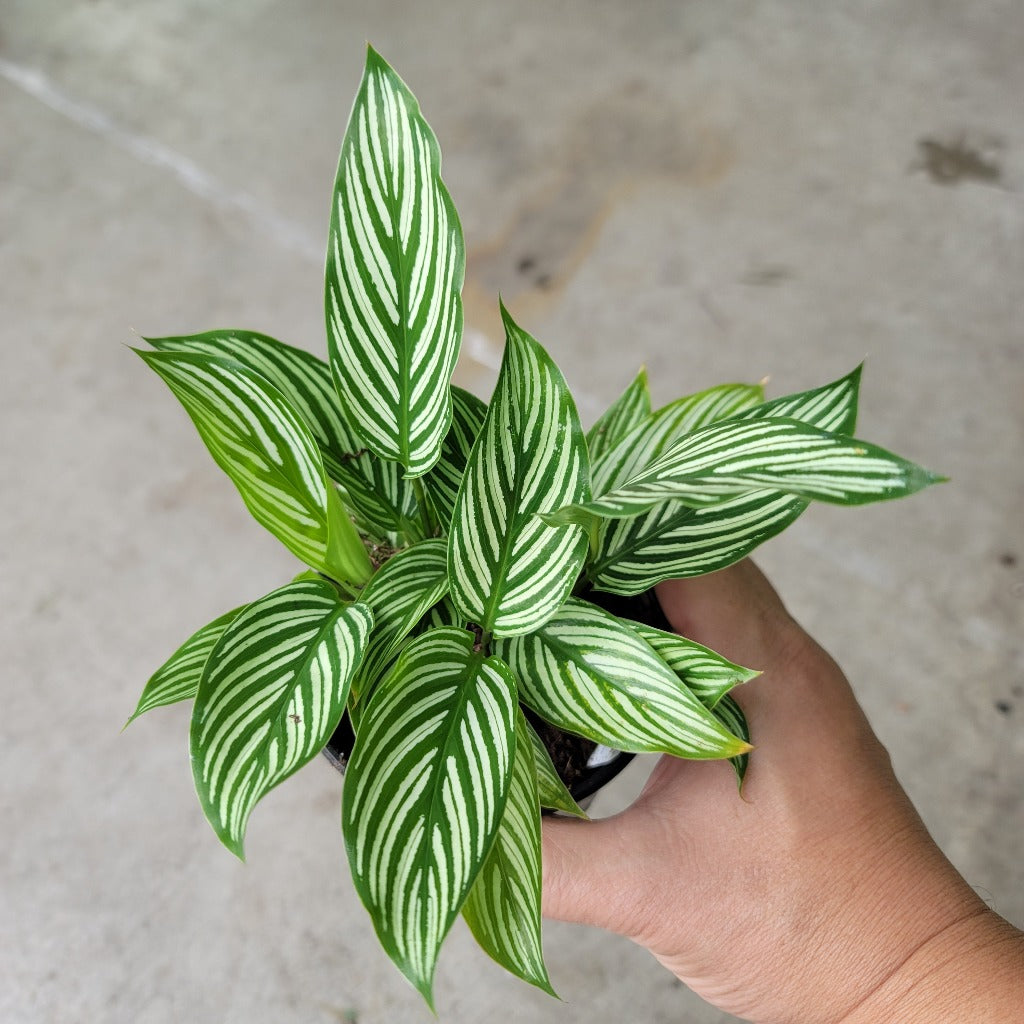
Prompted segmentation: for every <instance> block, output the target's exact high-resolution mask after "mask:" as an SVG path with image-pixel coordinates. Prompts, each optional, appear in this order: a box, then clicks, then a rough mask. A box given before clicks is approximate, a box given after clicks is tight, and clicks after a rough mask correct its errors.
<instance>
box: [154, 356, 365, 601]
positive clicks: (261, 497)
mask: <svg viewBox="0 0 1024 1024" xmlns="http://www.w3.org/2000/svg"><path fill="white" fill-rule="evenodd" d="M139 355H140V356H141V357H142V358H143V359H144V360H145V362H146V363H147V364H148V365H149V366H150V367H151V368H152V369H154V370H155V371H156V372H157V373H158V374H159V375H160V376H161V377H162V378H163V380H164V382H165V383H166V384H167V385H168V387H170V389H171V391H173V392H174V394H175V396H176V397H177V398H178V400H179V401H180V402H181V404H182V405H183V406H184V407H185V411H186V412H187V413H188V414H189V416H190V417H191V419H192V422H193V423H194V424H195V425H196V429H197V430H198V431H199V436H200V437H202V439H203V441H204V443H205V444H206V447H207V448H208V449H209V450H210V454H211V455H212V456H213V458H214V460H215V461H216V463H217V465H219V466H220V467H221V469H223V470H224V472H225V473H227V475H228V476H229V477H230V478H231V480H232V482H233V483H234V485H235V486H236V487H237V488H238V492H239V493H240V494H241V496H242V500H243V501H244V502H245V504H246V507H247V508H248V509H249V511H250V512H251V513H252V516H253V518H254V519H255V520H256V521H257V522H258V523H260V525H262V526H264V527H266V528H267V529H268V530H269V531H270V532H271V533H273V534H274V536H275V537H277V538H278V540H280V541H281V542H282V543H283V544H284V546H285V547H286V548H288V550H289V551H291V552H292V554H294V555H295V556H296V557H298V558H299V559H301V560H302V561H303V562H305V563H306V564H307V565H310V566H312V567H313V568H315V569H320V570H323V571H324V572H325V573H327V574H328V575H329V576H332V577H333V578H335V579H338V580H343V581H348V582H350V583H361V582H363V581H364V580H365V579H367V578H369V575H370V572H371V566H370V561H369V558H368V557H367V555H366V552H365V550H364V549H363V544H362V541H361V540H360V539H359V535H358V533H357V532H356V529H355V527H354V526H353V525H352V523H351V521H350V520H349V518H348V516H347V515H346V513H345V510H344V508H343V507H342V505H341V501H340V500H339V498H338V496H337V494H336V493H335V490H334V488H333V487H332V486H330V484H329V482H328V480H327V476H326V474H325V472H324V466H323V460H322V459H321V457H320V452H319V450H318V449H317V446H316V442H315V441H314V440H313V437H312V435H311V434H310V432H309V429H308V428H307V427H306V426H305V424H303V422H302V421H301V420H300V419H299V417H298V415H297V414H296V413H295V411H294V410H293V409H292V408H291V406H290V405H289V404H288V402H287V400H286V399H285V397H284V396H283V395H282V394H281V392H280V391H278V390H277V388H275V387H274V386H273V385H272V384H271V383H270V382H269V381H267V380H266V379H265V378H264V377H263V376H262V375H260V374H258V373H254V372H253V371H252V370H249V369H246V368H245V367H244V366H242V365H240V364H239V363H236V362H228V361H227V360H224V359H218V358H215V357H213V356H207V355H202V354H199V353H195V352H139Z"/></svg>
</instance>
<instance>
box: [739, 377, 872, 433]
mask: <svg viewBox="0 0 1024 1024" xmlns="http://www.w3.org/2000/svg"><path fill="white" fill-rule="evenodd" d="M863 368H864V367H863V364H861V365H860V366H857V367H855V368H854V369H853V370H851V371H850V373H848V374H846V376H845V377H840V378H839V379H838V380H834V381H832V382H831V383H829V384H823V385H822V386H821V387H819V388H812V389H811V390H810V391H797V392H795V393H794V394H791V395H782V396H781V397H780V398H773V399H771V400H770V401H767V402H762V403H761V404H760V405H755V406H754V407H753V408H752V409H745V410H743V411H742V412H740V413H738V414H737V415H736V417H735V418H736V419H741V420H759V419H766V418H767V417H769V416H771V417H776V418H777V417H782V418H783V419H791V420H800V421H801V422H802V423H808V424H810V425H811V426H812V427H817V428H818V429H819V430H827V431H828V432H829V433H830V434H842V435H843V436H844V437H852V436H853V432H854V430H856V429H857V402H858V399H859V397H860V376H861V371H862V370H863Z"/></svg>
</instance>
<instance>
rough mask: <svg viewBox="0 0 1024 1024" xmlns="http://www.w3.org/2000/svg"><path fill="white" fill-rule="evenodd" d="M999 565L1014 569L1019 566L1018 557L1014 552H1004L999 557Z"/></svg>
mask: <svg viewBox="0 0 1024 1024" xmlns="http://www.w3.org/2000/svg"><path fill="white" fill-rule="evenodd" d="M999 564H1000V565H1005V566H1006V568H1007V569H1012V568H1014V566H1016V564H1017V556H1016V555H1015V554H1014V553H1013V552H1012V551H1004V552H1003V553H1002V554H1001V555H1000V556H999Z"/></svg>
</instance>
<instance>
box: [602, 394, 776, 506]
mask: <svg viewBox="0 0 1024 1024" xmlns="http://www.w3.org/2000/svg"><path fill="white" fill-rule="evenodd" d="M763 401H764V388H762V387H761V385H760V384H721V385H719V386H718V387H714V388H708V389H707V390H706V391H700V392H698V393H697V394H695V395H687V396H686V397H685V398H678V399H676V401H674V402H670V403H669V404H668V405H666V406H663V407H662V408H661V409H659V410H658V411H657V412H656V413H654V414H653V415H652V416H650V417H648V418H647V419H646V420H644V421H643V422H642V423H640V424H638V425H637V426H635V427H634V428H633V429H632V430H630V431H629V433H627V434H626V435H625V436H624V437H623V438H622V439H621V440H620V441H619V442H618V443H617V444H616V445H614V446H613V447H612V448H611V449H610V450H609V451H608V452H606V453H605V455H604V456H603V457H602V458H601V459H600V460H598V461H596V462H594V463H593V467H592V469H591V474H590V485H591V488H592V490H593V492H594V494H595V495H601V494H604V493H606V492H607V491H612V490H614V489H615V488H616V487H619V486H621V485H622V484H624V483H626V482H627V481H629V480H632V479H633V477H635V476H636V475H637V474H638V473H640V472H641V471H643V470H645V469H646V468H647V467H648V466H649V465H651V463H652V462H655V461H656V460H657V459H659V458H660V457H661V456H662V455H664V454H665V452H666V451H668V450H669V449H670V448H671V447H672V445H673V444H675V443H676V442H677V441H678V440H679V439H680V438H681V437H683V436H685V435H686V434H689V433H692V432H693V431H695V430H699V429H700V428H701V427H706V426H708V425H709V424H711V423H715V422H717V421H718V420H723V419H728V418H729V417H730V416H735V415H736V414H737V413H742V412H743V411H744V410H748V409H752V408H756V407H757V406H758V405H759V404H760V403H761V402H763Z"/></svg>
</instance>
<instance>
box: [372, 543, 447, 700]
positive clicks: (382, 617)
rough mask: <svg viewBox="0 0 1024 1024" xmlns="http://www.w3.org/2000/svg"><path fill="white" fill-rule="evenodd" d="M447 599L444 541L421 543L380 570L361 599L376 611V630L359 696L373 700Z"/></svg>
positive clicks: (374, 615) (374, 627)
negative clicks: (419, 627) (393, 664)
mask: <svg viewBox="0 0 1024 1024" xmlns="http://www.w3.org/2000/svg"><path fill="white" fill-rule="evenodd" d="M447 593H448V553H447V548H446V546H445V543H444V541H443V540H424V541H420V542H419V543H418V544H414V545H413V546H412V547H410V548H406V549H405V550H403V551H399V552H398V553H397V554H396V555H394V556H393V557H392V558H390V559H388V561H387V562H385V563H384V565H383V566H381V568H380V569H378V570H377V572H376V574H375V575H374V577H373V579H372V580H370V582H369V583H368V584H367V585H366V587H365V588H364V590H363V592H362V594H360V597H359V599H360V600H361V601H362V602H363V604H365V605H367V606H368V607H369V608H370V609H371V610H372V611H373V619H374V626H373V632H372V633H371V634H370V641H369V644H368V645H367V648H366V653H365V654H364V655H363V660H362V662H361V664H360V666H359V671H358V673H357V675H356V680H355V682H354V684H353V687H352V689H353V694H354V696H356V697H359V698H362V697H364V696H366V695H368V694H369V692H370V689H371V687H372V686H373V684H374V683H375V682H377V680H378V679H379V678H380V676H381V674H382V672H383V671H384V669H385V668H386V667H387V665H388V663H389V662H390V661H391V660H392V659H393V658H394V657H395V655H396V654H397V653H398V651H399V649H400V648H401V646H402V644H403V643H404V642H405V641H406V639H407V638H408V636H409V634H410V633H411V631H412V629H413V627H414V626H415V625H416V624H417V623H418V622H419V621H420V619H422V618H423V616H424V615H426V613H427V612H428V611H429V610H430V609H431V608H432V607H433V606H434V605H435V604H437V602H438V601H440V600H441V598H443V597H444V596H445V594H447Z"/></svg>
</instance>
